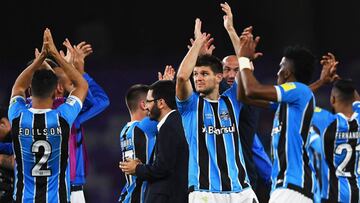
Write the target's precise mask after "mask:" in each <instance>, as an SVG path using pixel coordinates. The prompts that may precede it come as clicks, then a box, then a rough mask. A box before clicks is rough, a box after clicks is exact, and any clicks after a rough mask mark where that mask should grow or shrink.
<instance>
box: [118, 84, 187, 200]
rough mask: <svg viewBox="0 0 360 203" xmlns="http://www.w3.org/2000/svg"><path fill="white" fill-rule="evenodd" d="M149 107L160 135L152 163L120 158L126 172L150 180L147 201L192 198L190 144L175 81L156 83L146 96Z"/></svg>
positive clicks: (147, 106) (121, 166) (150, 115)
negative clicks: (156, 122) (123, 160)
mask: <svg viewBox="0 0 360 203" xmlns="http://www.w3.org/2000/svg"><path fill="white" fill-rule="evenodd" d="M146 109H147V110H148V112H149V117H150V119H152V120H156V121H158V124H157V128H158V131H159V133H158V135H157V137H156V143H155V147H154V153H153V156H152V160H151V161H150V163H149V164H144V163H141V162H140V161H139V160H137V159H135V160H134V159H132V158H127V159H126V161H125V162H120V168H121V170H122V171H123V172H125V174H134V175H136V176H137V178H140V179H144V180H147V181H148V186H147V189H146V195H145V202H147V203H158V202H159V203H166V202H173V203H183V202H188V198H187V197H188V195H187V169H188V156H189V151H188V144H187V142H186V138H185V134H184V129H183V126H182V123H181V116H180V114H179V112H178V111H177V110H176V102H175V85H174V83H173V82H172V81H169V80H162V81H157V82H155V83H153V84H152V85H151V86H150V88H149V91H148V93H147V96H146Z"/></svg>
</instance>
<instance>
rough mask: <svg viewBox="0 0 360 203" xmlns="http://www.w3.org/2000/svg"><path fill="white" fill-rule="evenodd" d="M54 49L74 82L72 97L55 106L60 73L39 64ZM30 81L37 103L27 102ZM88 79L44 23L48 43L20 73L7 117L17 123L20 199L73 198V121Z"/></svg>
mask: <svg viewBox="0 0 360 203" xmlns="http://www.w3.org/2000/svg"><path fill="white" fill-rule="evenodd" d="M47 54H49V55H51V56H53V57H54V58H55V60H56V62H57V63H58V64H59V65H60V66H61V67H62V68H63V69H64V71H65V73H66V74H67V75H68V76H69V78H70V80H71V82H72V83H73V84H74V88H75V89H74V90H73V91H72V93H71V95H70V96H69V97H68V98H67V101H66V102H65V103H64V104H62V105H61V106H59V107H58V108H57V109H55V110H51V108H52V105H53V97H54V91H55V88H56V85H57V77H56V75H55V74H54V72H53V71H51V70H48V69H39V67H40V66H41V64H42V63H43V61H44V60H45V58H46V55H47ZM30 84H31V93H32V108H30V109H28V108H27V107H26V102H25V91H26V90H27V88H28V87H29V86H30ZM87 89H88V85H87V83H86V81H85V80H84V79H83V77H82V76H81V74H80V73H79V72H78V71H77V70H75V69H74V68H73V67H72V66H71V65H70V64H68V63H67V62H66V61H65V60H64V59H63V58H62V56H61V55H60V53H59V52H58V51H57V49H56V47H55V45H54V42H53V39H52V36H51V33H50V30H49V29H45V31H44V36H43V48H42V50H41V53H40V54H39V56H38V57H37V58H36V59H35V60H34V62H33V63H32V64H31V65H30V66H28V67H27V68H26V69H25V70H24V71H23V72H22V73H21V74H20V75H19V76H18V78H17V79H16V81H15V83H14V86H13V88H12V94H11V100H10V106H9V113H8V117H9V120H10V122H11V125H12V134H13V144H14V153H15V161H16V166H15V174H16V175H15V190H14V196H13V199H14V201H15V202H69V201H70V190H69V189H70V188H69V184H70V183H69V180H66V175H65V171H66V167H67V163H68V138H69V134H70V127H71V125H72V123H73V122H74V120H75V118H76V116H77V115H78V113H79V112H80V110H81V106H82V102H83V101H84V99H85V96H86V93H87Z"/></svg>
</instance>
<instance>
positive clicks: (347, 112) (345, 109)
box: [335, 105, 354, 118]
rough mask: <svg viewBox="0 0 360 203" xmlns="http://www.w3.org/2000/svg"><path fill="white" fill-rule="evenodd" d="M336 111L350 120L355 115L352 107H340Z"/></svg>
mask: <svg viewBox="0 0 360 203" xmlns="http://www.w3.org/2000/svg"><path fill="white" fill-rule="evenodd" d="M335 111H336V112H337V113H342V114H344V115H345V116H346V117H348V118H351V116H352V115H353V113H354V111H353V109H352V105H338V106H337V107H335Z"/></svg>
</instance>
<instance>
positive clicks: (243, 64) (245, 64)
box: [238, 57, 252, 71]
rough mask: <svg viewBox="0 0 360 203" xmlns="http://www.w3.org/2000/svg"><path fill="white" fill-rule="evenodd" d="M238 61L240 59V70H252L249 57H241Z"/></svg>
mask: <svg viewBox="0 0 360 203" xmlns="http://www.w3.org/2000/svg"><path fill="white" fill-rule="evenodd" d="M238 61H239V68H240V71H242V70H244V69H249V70H252V68H251V64H250V59H249V58H247V57H239V58H238Z"/></svg>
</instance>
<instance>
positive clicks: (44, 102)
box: [32, 96, 53, 109]
mask: <svg viewBox="0 0 360 203" xmlns="http://www.w3.org/2000/svg"><path fill="white" fill-rule="evenodd" d="M52 106H53V99H52V98H51V97H49V98H46V99H43V98H38V97H34V96H33V97H32V108H34V109H51V108H52Z"/></svg>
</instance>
